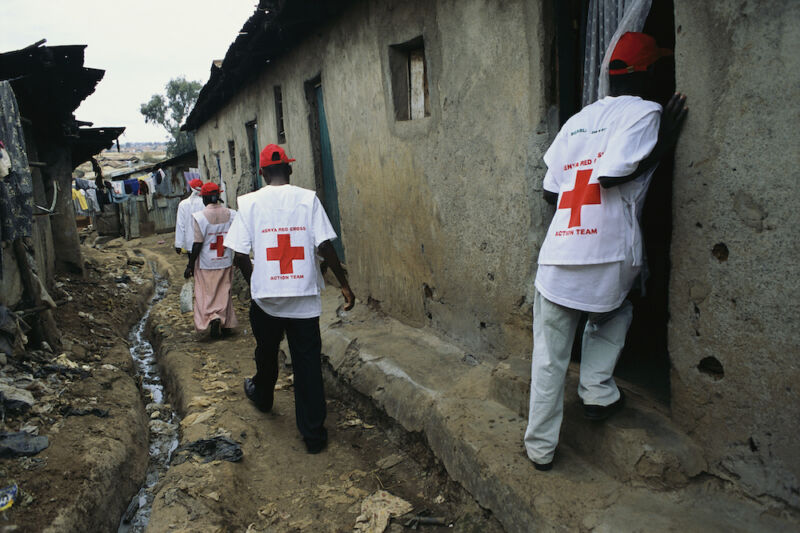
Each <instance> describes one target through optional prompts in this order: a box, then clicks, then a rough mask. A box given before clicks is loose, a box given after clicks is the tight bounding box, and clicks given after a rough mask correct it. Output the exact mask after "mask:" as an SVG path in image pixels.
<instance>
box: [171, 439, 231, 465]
mask: <svg viewBox="0 0 800 533" xmlns="http://www.w3.org/2000/svg"><path fill="white" fill-rule="evenodd" d="M192 454H196V455H199V456H200V457H203V458H204V461H203V462H204V463H209V462H211V461H217V460H222V461H230V462H232V463H236V462H238V461H241V460H242V455H243V454H242V447H241V446H239V444H238V443H236V442H234V441H232V440H231V439H229V438H227V437H222V436H219V437H213V438H211V439H200V440H196V441H194V442H190V443H189V444H184V445H183V446H179V447H178V449H176V450H175V454H174V455H173V458H172V464H173V465H179V464H183V463H185V462H186V461H187V460H189V457H190V455H192Z"/></svg>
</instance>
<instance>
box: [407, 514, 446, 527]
mask: <svg viewBox="0 0 800 533" xmlns="http://www.w3.org/2000/svg"><path fill="white" fill-rule="evenodd" d="M403 526H405V527H407V528H411V529H417V527H418V526H447V527H453V523H452V522H450V521H449V520H447V519H446V518H443V517H441V516H414V517H412V518H411V520H409V521H407V522H406V523H405V524H403Z"/></svg>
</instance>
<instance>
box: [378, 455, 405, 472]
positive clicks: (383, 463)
mask: <svg viewBox="0 0 800 533" xmlns="http://www.w3.org/2000/svg"><path fill="white" fill-rule="evenodd" d="M405 459H406V458H405V457H403V456H402V455H400V454H398V453H393V454H391V455H389V456H386V457H384V458H383V459H379V460H378V462H377V465H378V468H380V469H381V470H389V469H390V468H392V467H393V466H397V465H399V464H400V463H402V462H403V461H405Z"/></svg>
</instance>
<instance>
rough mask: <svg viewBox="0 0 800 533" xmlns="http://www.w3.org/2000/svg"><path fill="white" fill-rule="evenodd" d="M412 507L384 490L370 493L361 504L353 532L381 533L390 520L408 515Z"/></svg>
mask: <svg viewBox="0 0 800 533" xmlns="http://www.w3.org/2000/svg"><path fill="white" fill-rule="evenodd" d="M412 509H413V506H412V505H411V504H410V503H408V502H407V501H405V500H404V499H402V498H398V497H397V496H394V495H392V494H390V493H388V492H386V491H385V490H379V491H376V492H374V493H372V494H371V495H370V496H369V497H367V498H366V499H365V500H364V501H362V502H361V514H360V515H359V516H358V518H356V523H355V526H354V527H353V531H359V532H362V533H383V531H385V530H386V528H387V527H388V525H389V520H390V519H391V518H397V517H399V516H403V515H404V514H407V513H410V512H411V510H412Z"/></svg>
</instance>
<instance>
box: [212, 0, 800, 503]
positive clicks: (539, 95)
mask: <svg viewBox="0 0 800 533" xmlns="http://www.w3.org/2000/svg"><path fill="white" fill-rule="evenodd" d="M547 9H548V4H547V3H545V2H535V1H524V0H518V1H508V2H493V1H489V0H463V1H460V2H455V1H453V0H450V1H447V0H439V1H436V2H427V1H421V0H420V1H411V2H394V1H389V0H387V1H372V2H366V1H365V2H359V3H357V4H356V5H355V6H354V7H353V8H351V9H350V10H349V11H348V12H346V13H345V14H344V17H343V18H344V19H346V20H347V24H338V23H337V21H334V22H333V23H332V24H330V25H329V26H327V27H324V28H321V29H320V30H319V31H317V32H315V33H314V34H313V35H312V36H310V37H309V38H307V39H306V40H305V41H304V43H303V44H301V45H300V46H299V47H297V48H296V49H294V50H292V51H290V52H289V53H287V54H286V55H284V56H283V57H281V58H280V59H278V60H276V61H275V62H274V63H273V64H271V65H270V66H269V67H268V68H265V70H264V72H263V73H262V74H261V76H260V77H259V78H258V80H257V81H256V82H255V83H253V84H251V85H250V86H248V87H245V88H243V90H242V91H241V93H240V94H239V96H238V97H237V98H236V99H235V100H234V101H232V102H231V103H229V104H228V105H227V106H226V107H225V108H223V109H222V110H221V111H220V112H219V113H218V115H217V117H216V118H214V119H211V120H210V121H208V122H207V123H206V124H204V125H203V126H202V127H201V128H200V129H199V130H198V131H197V132H196V140H197V147H198V153H199V157H200V160H201V161H202V159H203V156H204V155H205V156H206V157H207V159H208V167H209V169H210V171H211V172H210V173H211V177H212V178H216V179H218V175H217V174H218V173H217V171H216V163H215V159H214V155H215V154H219V155H220V160H221V163H222V171H223V174H224V175H225V176H226V179H227V178H228V177H230V178H231V181H230V182H229V183H228V185H229V187H230V188H231V189H236V190H237V192H238V193H239V194H241V193H243V192H245V191H247V190H249V184H250V180H251V179H252V178H251V175H250V174H249V171H248V170H247V169H248V166H249V165H248V164H246V162H247V161H248V159H249V154H248V152H247V148H246V147H247V136H246V130H245V126H244V125H245V123H246V122H248V121H251V120H257V122H258V132H259V145H260V146H262V147H263V146H264V145H266V144H268V143H271V142H276V140H277V131H276V130H277V128H276V120H275V104H274V93H273V86H274V85H281V86H282V92H283V100H284V120H285V127H286V136H287V142H286V143H285V144H284V147H285V148H286V150H287V152H288V153H289V155H290V157H294V158H296V159H297V162H296V163H294V164H293V168H294V174H293V176H292V179H293V182H294V183H295V184H297V185H300V186H303V187H307V188H314V184H315V178H314V163H313V152H312V150H313V149H312V146H311V140H310V139H311V136H310V132H309V122H308V113H309V108H308V105H307V102H306V96H305V89H304V82H306V81H308V80H311V79H313V78H315V77H316V76H318V75H319V76H321V80H322V86H323V91H324V97H325V107H326V111H327V119H328V125H329V130H330V138H331V144H332V147H333V159H334V166H335V172H336V179H337V184H338V191H339V206H340V211H341V218H342V239H343V241H344V246H345V249H346V253H347V258H348V265H347V266H348V269H349V271H350V277H351V281H352V285H353V287H354V290H355V291H356V294H357V295H358V296H359V297H360V298H362V299H363V300H364V301H366V300H367V299H368V298H372V299H373V300H375V301H377V302H379V305H380V307H381V308H382V309H383V310H384V311H386V312H388V313H390V314H391V315H393V316H395V317H397V318H399V319H401V320H403V321H405V322H407V323H408V324H411V325H414V326H426V325H427V326H431V327H433V328H434V329H436V330H438V331H440V332H442V333H444V334H445V335H446V336H448V337H450V338H451V339H454V340H455V341H456V342H457V343H458V344H460V345H461V346H464V347H465V348H466V349H468V350H471V351H473V353H474V354H476V355H478V356H479V357H486V358H500V359H502V358H505V357H507V356H516V357H529V350H530V333H529V331H530V301H531V300H532V290H533V289H532V280H533V275H534V273H535V267H534V262H535V258H536V255H537V253H538V246H539V244H540V243H541V239H542V237H543V235H544V232H545V229H546V226H547V224H548V222H549V216H550V212H549V210H548V208H547V207H546V206H545V205H544V203H543V202H542V201H541V200H540V192H541V180H542V177H543V175H544V165H543V163H542V161H541V156H542V154H543V153H544V151H545V150H546V148H547V146H548V144H549V141H550V140H551V139H552V137H553V135H554V134H555V132H556V131H557V124H556V120H555V114H554V112H553V111H554V110H553V109H552V108H551V107H549V103H550V102H552V98H549V97H548V92H549V91H550V90H551V87H550V84H551V81H552V80H550V79H549V74H548V73H549V72H550V70H551V69H552V65H551V57H552V52H551V47H552V33H551V29H552V24H551V23H547V21H549V20H550V16H551V14H550V13H549V12H547ZM675 12H676V13H675V15H676V19H675V26H676V31H677V35H676V37H677V44H676V76H677V84H678V89H679V90H681V91H683V92H685V93H687V94H688V95H689V98H690V100H689V105H690V108H691V111H690V118H689V120H688V122H687V125H686V128H685V130H684V132H683V136H682V139H681V141H680V143H679V145H678V150H677V156H676V167H675V168H676V170H675V176H674V205H675V207H674V213H673V218H674V220H673V224H674V233H673V241H672V252H671V257H672V265H673V266H672V275H671V289H670V313H671V321H670V325H669V348H670V354H671V361H672V367H673V368H672V376H671V382H672V385H671V387H672V413H673V419H674V420H675V422H676V423H677V424H679V425H681V426H682V427H683V428H684V429H685V430H686V431H687V432H688V434H689V435H690V436H691V437H692V438H693V439H694V440H695V441H696V442H697V443H698V444H699V445H700V446H701V447H702V448H703V450H704V452H705V454H706V458H707V459H708V462H709V465H710V469H711V470H712V473H714V474H715V475H718V476H721V477H724V478H727V479H730V480H732V481H733V482H734V483H736V484H738V485H739V486H741V487H743V488H744V489H745V490H746V491H747V492H749V493H750V494H751V495H754V496H758V495H764V496H767V497H774V498H778V499H780V500H783V501H787V502H789V503H790V504H791V505H793V506H795V507H797V506H798V481H797V480H798V476H800V459H798V458H797V455H796V453H794V450H795V449H796V428H797V420H798V419H800V402H798V401H797V400H798V394H797V388H798V387H797V383H798V382H800V369H798V365H799V364H800V363H798V362H797V355H798V350H797V347H796V346H797V341H796V333H795V332H794V327H793V326H795V325H796V324H798V323H800V317H799V316H798V309H800V307H799V306H798V305H797V302H798V301H800V289H799V288H798V287H799V285H798V282H797V281H796V279H795V278H796V276H795V273H796V270H797V269H796V267H795V264H796V261H797V257H799V256H800V254H799V252H800V249H798V248H799V247H798V239H797V238H795V237H793V232H792V227H794V225H795V223H796V222H798V215H797V213H798V210H797V208H796V206H797V205H800V198H799V197H798V196H800V192H798V191H800V189H798V187H797V178H796V176H795V175H796V174H797V170H796V168H797V163H798V161H797V154H798V153H800V150H798V146H797V141H796V138H797V137H796V135H794V132H793V129H794V128H795V125H796V124H797V123H798V122H800V121H798V118H800V117H798V107H797V105H796V103H797V102H798V101H800V98H798V96H800V95H798V87H799V86H800V84H798V83H797V74H796V73H797V72H800V65H798V59H797V57H798V54H797V50H798V49H800V42H799V39H798V28H800V4H798V3H796V2H791V1H788V0H785V1H774V2H767V1H763V2H758V1H756V2H747V1H745V2H736V3H731V2H726V1H722V0H714V1H710V2H705V3H702V4H698V3H696V2H690V1H689V0H676V1H675ZM418 35H422V36H423V37H424V41H425V53H426V60H427V61H428V72H429V88H430V98H431V116H430V117H427V118H424V119H421V120H416V121H407V122H398V121H395V119H394V111H393V108H392V107H391V106H392V105H393V104H392V95H391V90H392V89H391V81H390V75H389V70H388V64H387V63H388V47H389V45H390V44H396V43H402V42H405V41H407V40H409V39H412V38H415V37H417V36H418ZM229 140H234V141H235V145H236V149H237V151H238V152H239V153H238V154H237V172H236V173H233V172H232V170H231V168H230V158H229V155H228V154H227V149H228V144H227V142H228V141H229ZM202 168H203V165H202V164H201V169H202ZM234 196H235V195H233V194H229V203H230V204H231V205H232V206H234V207H235V203H236V202H235V199H234ZM701 361H705V363H704V364H701ZM698 367H699V368H698ZM701 369H702V371H701ZM720 371H721V372H722V375H720Z"/></svg>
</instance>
